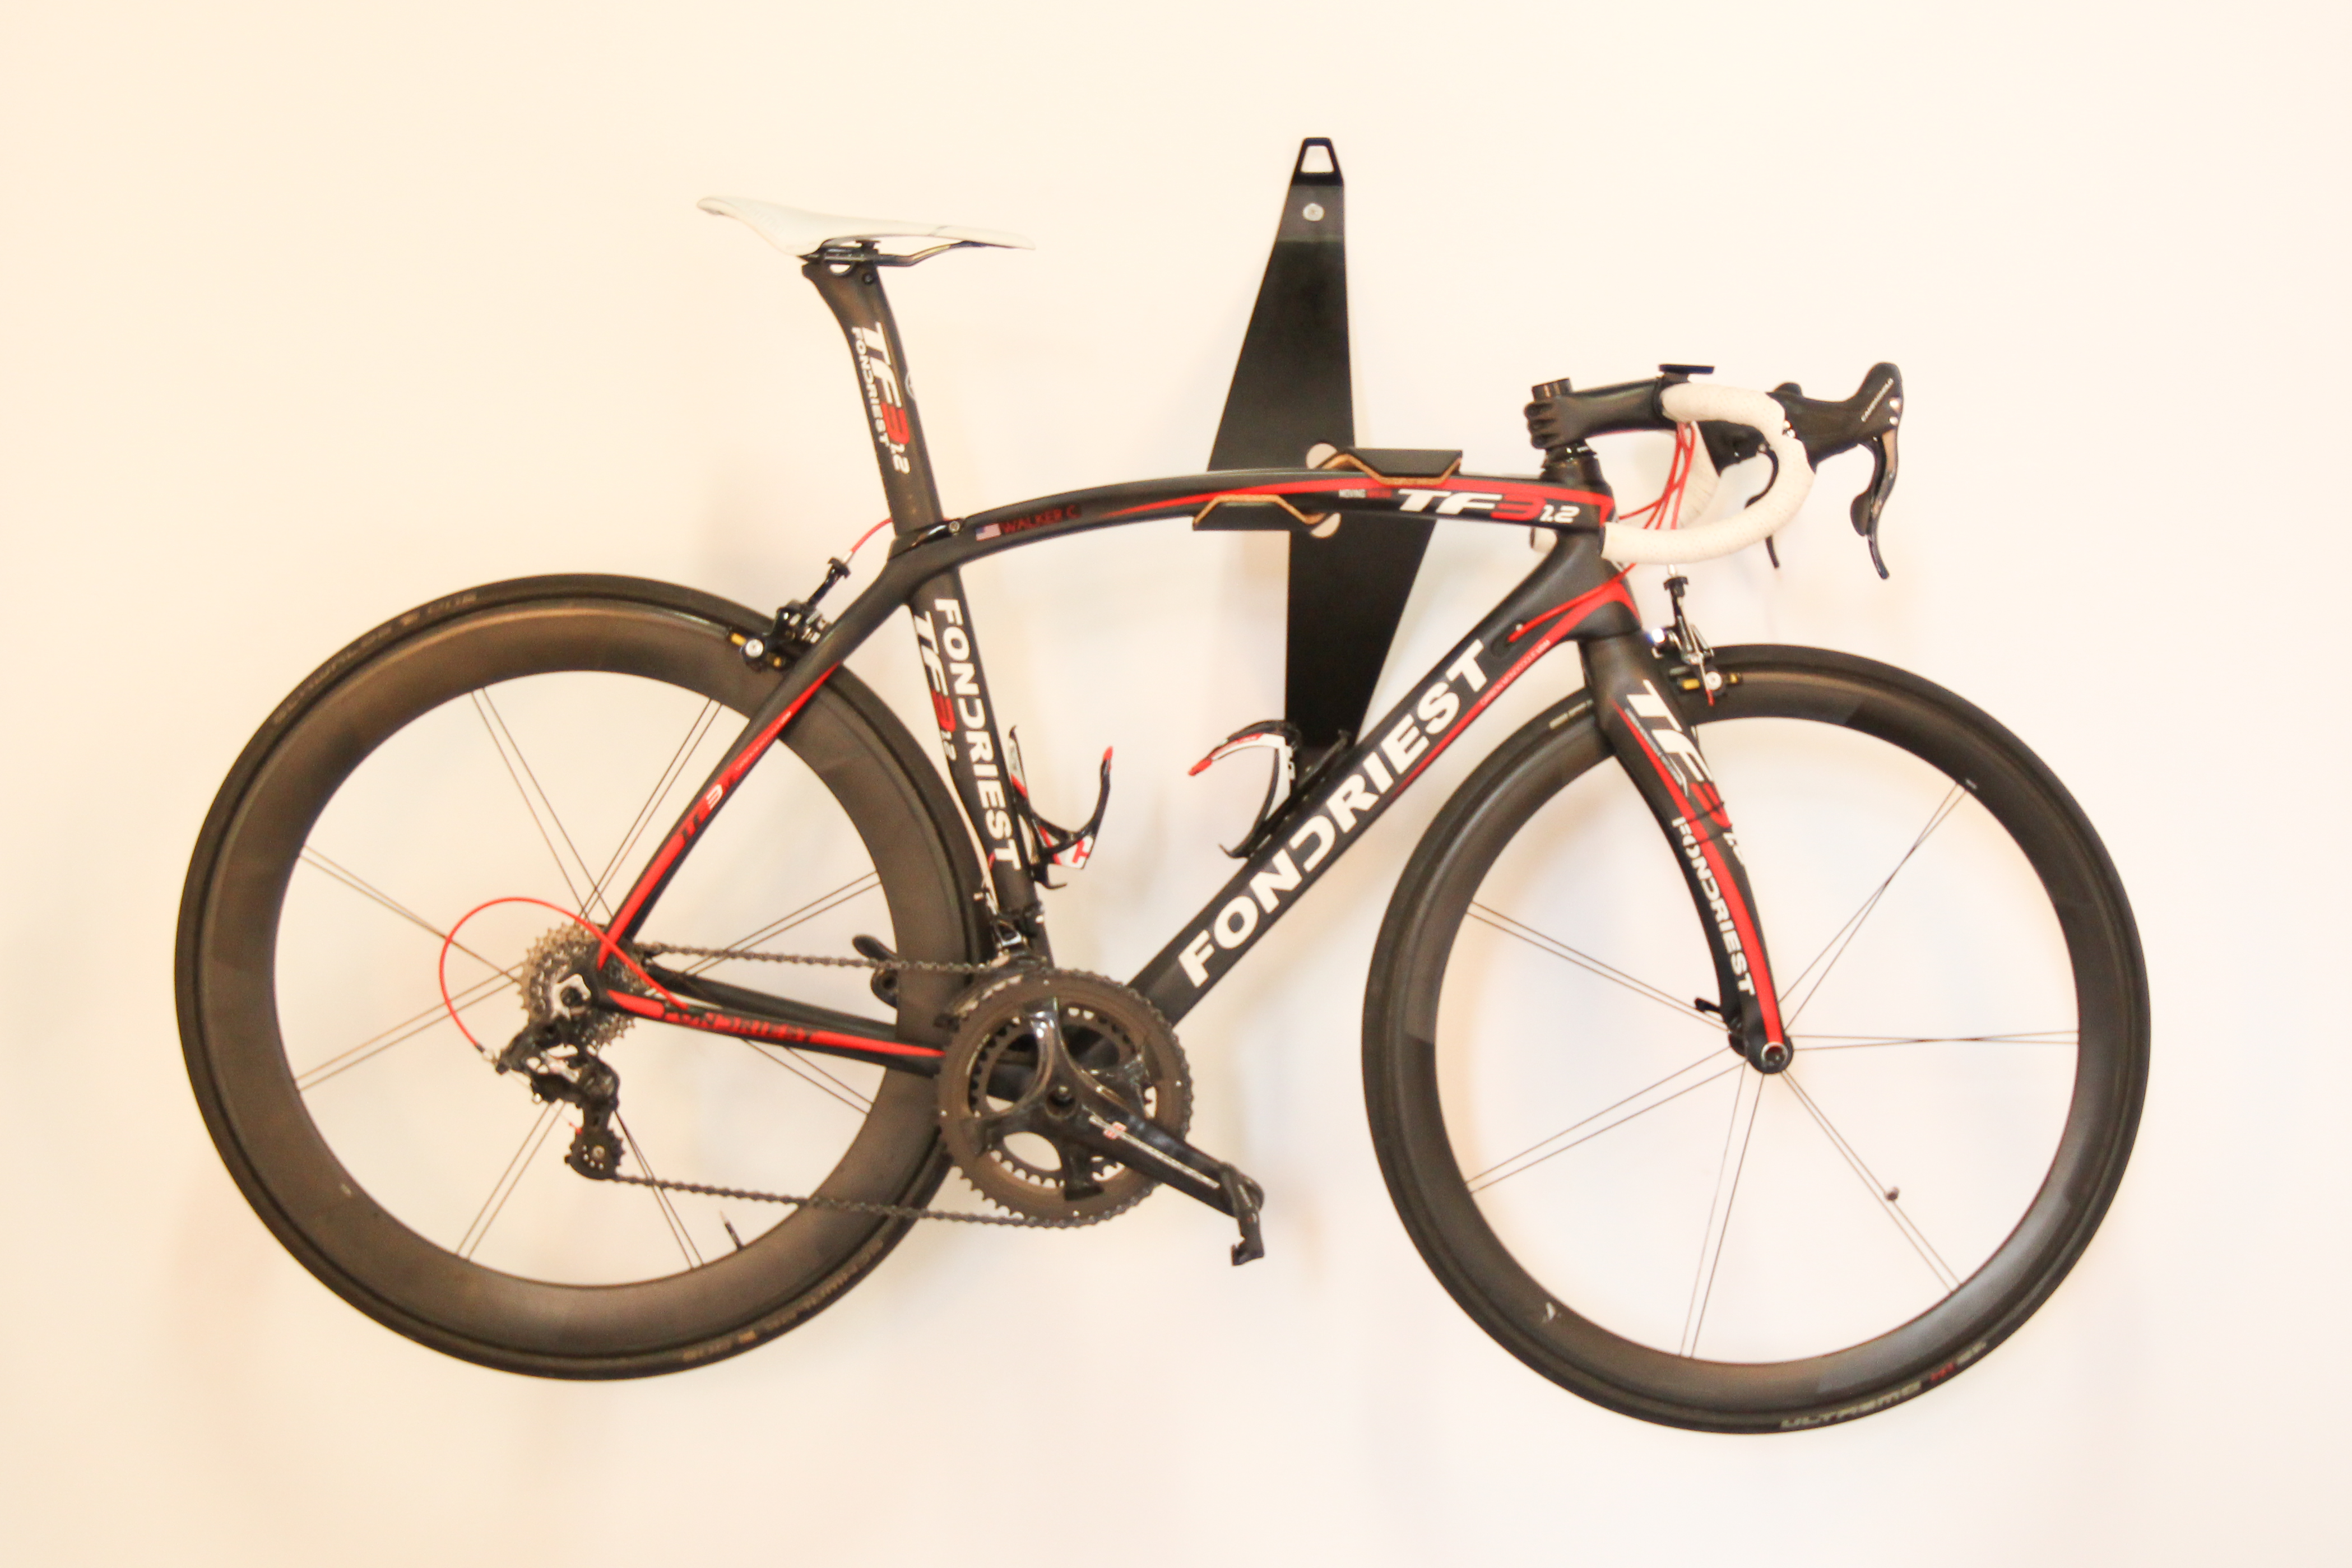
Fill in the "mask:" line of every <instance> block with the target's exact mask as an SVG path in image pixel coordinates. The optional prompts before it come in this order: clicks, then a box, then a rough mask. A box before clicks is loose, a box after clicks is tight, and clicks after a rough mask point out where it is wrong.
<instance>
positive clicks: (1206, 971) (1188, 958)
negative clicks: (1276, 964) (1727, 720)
mask: <svg viewBox="0 0 2352 1568" xmlns="http://www.w3.org/2000/svg"><path fill="white" fill-rule="evenodd" d="M1639 625H1640V622H1639V620H1638V618H1637V617H1636V616H1635V615H1634V611H1633V595H1631V594H1629V593H1627V592H1626V589H1625V583H1624V575H1623V574H1622V573H1621V572H1615V571H1612V569H1611V567H1610V566H1609V565H1608V563H1605V562H1604V561H1602V560H1601V552H1600V540H1599V538H1598V537H1597V535H1595V534H1592V533H1585V532H1572V533H1566V534H1563V535H1562V536H1561V540H1560V542H1559V544H1557V545H1556V546H1554V547H1553V549H1552V551H1551V553H1550V554H1549V555H1547V556H1546V557H1545V558H1544V560H1543V562H1542V563H1541V564H1539V565H1538V566H1537V568H1536V569H1535V571H1533V572H1532V573H1530V574H1528V579H1527V581H1525V582H1524V583H1521V584H1519V585H1518V587H1517V588H1516V589H1514V590H1512V592H1511V595H1510V596H1509V597H1507V598H1506V599H1505V600H1504V601H1503V602H1502V603H1501V604H1500V605H1497V606H1496V608H1495V609H1494V611H1493V612H1491V613H1490V614H1489V615H1488V616H1486V619H1485V620H1483V621H1481V622H1480V623H1479V624H1478V626H1477V627H1476V628H1475V629H1474V630H1473V631H1472V632H1471V633H1470V634H1469V635H1468V636H1467V637H1464V638H1463V639H1462V641H1460V642H1459V643H1456V644H1455V645H1454V647H1453V649H1452V650H1451V651H1450V652H1448V653H1447V654H1446V655H1445V657H1444V658H1442V659H1440V660H1439V661H1438V662H1437V664H1435V665H1434V666H1433V667H1432V668H1430V670H1429V672H1428V673H1427V674H1426V675H1424V676H1423V677H1422V678H1421V679H1419V680H1417V681H1415V682H1413V684H1412V687H1411V688H1409V689H1408V694H1407V695H1406V697H1405V698H1404V700H1402V701H1400V702H1399V703H1398V704H1397V705H1396V706H1395V707H1394V708H1391V710H1389V711H1388V713H1387V714H1386V715H1385V716H1383V717H1382V718H1381V720H1380V721H1379V722H1378V723H1376V724H1374V725H1373V726H1372V727H1371V728H1370V730H1369V731H1367V732H1366V734H1365V737H1364V739H1363V741H1362V742H1360V744H1359V745H1358V746H1357V747H1356V748H1355V750H1354V751H1352V752H1349V754H1348V757H1347V759H1346V761H1345V762H1344V763H1341V764H1340V765H1339V767H1337V768H1335V769H1334V770H1333V771H1332V773H1330V775H1329V778H1328V782H1327V783H1326V784H1324V785H1323V787H1322V789H1321V790H1320V791H1319V792H1318V794H1317V795H1314V796H1313V797H1312V798H1310V799H1308V800H1306V801H1303V802H1301V803H1300V805H1298V806H1297V809H1296V810H1293V811H1290V812H1288V813H1286V814H1285V816H1284V818H1283V821H1282V826H1281V829H1280V831H1279V832H1277V833H1276V836H1275V838H1274V840H1273V841H1272V842H1270V843H1269V844H1267V845H1266V847H1265V848H1263V849H1261V850H1259V851H1258V853H1257V854H1256V855H1255V856H1254V857H1252V858H1250V859H1249V861H1248V862H1246V863H1245V864H1244V866H1243V867H1242V868H1241V869H1240V870H1238V871H1236V872H1235V873H1234V876H1233V878H1232V879H1231V880H1229V881H1228V882H1226V884H1225V885H1224V887H1223V889H1220V890H1219V892H1218V893H1217V896H1216V897H1215V898H1213V899H1212V900H1210V901H1209V902H1208V903H1207V904H1205V905H1203V906H1202V909H1201V911H1200V912H1199V913H1198V914H1196V915H1194V916H1193V917H1192V919H1191V920H1190V921H1186V922H1185V924H1184V926H1183V928H1182V929H1181V931H1180V932H1179V933H1178V935H1177V937H1176V939H1175V940H1174V941H1173V942H1170V943H1169V944H1168V945H1167V946H1166V947H1165V948H1162V949H1161V950H1160V954H1159V956H1158V957H1156V958H1154V959H1153V960H1152V961H1151V962H1150V963H1148V964H1146V965H1144V967H1143V969H1142V970H1141V971H1140V972H1139V973H1137V975H1136V976H1135V978H1134V980H1133V981H1131V982H1130V983H1129V984H1132V985H1133V986H1134V987H1135V989H1137V990H1138V991H1140V992H1142V993H1143V994H1144V995H1146V996H1147V997H1149V998H1150V1000H1151V1004H1152V1005H1153V1006H1155V1007H1157V1008H1159V1009H1160V1013H1161V1015H1162V1016H1165V1017H1166V1018H1167V1019H1168V1020H1169V1022H1171V1023H1174V1022H1175V1021H1176V1020H1178V1019H1180V1018H1181V1017H1183V1016H1184V1015H1185V1014H1187V1013H1189V1012H1191V1011H1192V1008H1193V1006H1194V1005H1196V1004H1197V1003H1199V1001H1200V1000H1201V998H1202V996H1204V995H1206V994H1208V992H1209V989H1210V987H1212V986H1213V985H1214V984H1216V983H1217V982H1218V981H1219V980H1221V979H1223V977H1224V975H1225V974H1226V973H1227V972H1228V971H1230V970H1231V969H1232V968H1233V966H1234V964H1235V963H1239V962H1240V961H1241V957H1242V955H1243V954H1244V953H1245V952H1248V951H1249V949H1250V947H1251V945H1252V944H1253V943H1255V942H1256V941H1257V940H1258V939H1259V938H1260V937H1261V936H1263V935H1264V934H1265V932H1266V931H1268V930H1269V929H1270V928H1271V927H1272V926H1273V925H1274V923H1275V922H1276V921H1278V920H1280V919H1281V918H1282V917H1283V916H1284V915H1285V914H1286V913H1287V912H1289V910H1290V909H1291V907H1292V906H1293V905H1294V904H1296V903H1297V901H1298V900H1299V899H1300V898H1301V897H1302V896H1304V895H1305V893H1306V891H1307V889H1308V888H1310V887H1312V886H1313V885H1314V884H1315V882H1316V880H1317V879H1318V878H1320V877H1321V876H1322V875H1323V873H1324V872H1325V871H1326V870H1328V868H1330V866H1331V864H1332V862H1333V861H1335V860H1337V859H1338V858H1339V857H1340V856H1341V855H1342V854H1344V853H1345V852H1346V851H1347V850H1348V849H1349V847H1352V846H1353V845H1354V844H1355V842H1356V841H1357V839H1359V838H1360V837H1362V835H1363V831H1364V829H1365V828H1366V827H1367V826H1370V824H1371V822H1372V821H1373V820H1374V819H1375V818H1377V817H1378V816H1380V815H1381V813H1382V812H1384V811H1386V810H1387V809H1388V808H1389V805H1390V804H1391V802H1392V801H1394V800H1395V799H1396V797H1397V796H1399V795H1402V794H1403V793H1404V792H1405V790H1406V789H1407V788H1408V787H1409V786H1410V785H1411V784H1412V782H1413V781H1414V780H1415V779H1417V778H1419V777H1420V776H1421V774H1422V773H1423V771H1424V770H1425V769H1427V768H1428V766H1429V764H1430V763H1433V762H1434V761H1435V760H1436V759H1437V758H1438V756H1439V755H1441V754H1442V753H1443V752H1444V751H1445V749H1446V748H1447V747H1448V746H1450V745H1452V744H1453V743H1454V741H1455V739H1456V738H1457V737H1459V736H1460V735H1461V733H1462V732H1463V731H1465V730H1466V729H1468V728H1469V727H1470V724H1471V722H1472V721H1474V720H1475V719H1476V718H1477V717H1478V715H1479V714H1480V713H1481V712H1483V711H1484V710H1486V707H1487V705H1488V704H1489V703H1491V702H1493V701H1494V700H1495V699H1496V698H1497V697H1499V696H1501V695H1502V694H1503V693H1504V692H1505V691H1506V690H1507V689H1509V688H1510V686H1511V684H1512V683H1513V682H1514V681H1516V680H1517V679H1518V678H1519V677H1520V676H1521V675H1523V674H1525V673H1526V672H1527V671H1528V668H1531V667H1532V666H1533V665H1534V664H1535V662H1536V661H1537V660H1538V659H1539V658H1542V657H1543V656H1544V655H1545V654H1546V653H1548V652H1549V651H1550V650H1551V649H1552V648H1553V647H1557V646H1558V645H1559V643H1560V642H1562V641H1563V640H1565V639H1567V638H1569V637H1606V636H1612V635H1616V634H1620V633H1625V632H1632V631H1634V630H1637V629H1638V627H1639Z"/></svg>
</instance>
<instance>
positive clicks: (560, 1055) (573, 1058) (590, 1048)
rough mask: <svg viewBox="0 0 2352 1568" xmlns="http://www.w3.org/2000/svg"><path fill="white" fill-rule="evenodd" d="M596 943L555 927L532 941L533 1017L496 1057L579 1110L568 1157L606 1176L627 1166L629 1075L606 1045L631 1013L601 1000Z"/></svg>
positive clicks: (527, 981) (529, 1001) (502, 1067)
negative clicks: (624, 1097)
mask: <svg viewBox="0 0 2352 1568" xmlns="http://www.w3.org/2000/svg"><path fill="white" fill-rule="evenodd" d="M596 950H597V939H596V938H595V937H594V936H593V935H590V934H587V933H584V932H579V931H553V932H550V933H549V934H548V935H547V936H545V937H542V938H541V940H540V941H539V942H538V943H537V944H536V945H535V946H533V947H532V949H531V951H530V956H529V957H528V958H526V959H525V960H524V963H523V977H522V980H523V997H524V1005H525V1007H526V1009H527V1010H528V1012H529V1013H530V1022H529V1023H528V1024H526V1025H524V1026H523V1028H522V1030H521V1032H520V1034H518V1035H516V1036H515V1037H514V1038H513V1039H511V1040H509V1041H508V1042H507V1046H506V1048H505V1049H504V1050H502V1051H500V1052H499V1054H498V1056H497V1057H496V1058H494V1060H493V1062H492V1065H493V1066H495V1067H496V1068H498V1069H499V1071H500V1072H501V1073H520V1074H522V1075H523V1076H524V1078H525V1079H527V1080H528V1081H529V1082H530V1092H531V1095H532V1098H534V1099H536V1100H541V1101H542V1102H545V1103H548V1104H553V1103H554V1102H556V1101H558V1100H561V1101H562V1102H563V1103H565V1104H567V1105H571V1106H572V1107H574V1108H576V1109H577V1110H579V1112H580V1130H579V1131H577V1132H576V1133H574V1134H573V1135H572V1147H571V1148H570V1149H569V1150H568V1151H566V1152H565V1153H564V1156H563V1163H565V1164H567V1165H569V1166H571V1167H572V1169H573V1170H575V1171H577V1172H579V1173H581V1174H582V1175H583V1176H587V1177H590V1178H592V1179H594V1180H597V1181H603V1180H604V1179H606V1178H608V1177H610V1176H612V1175H614V1173H616V1172H618V1171H619V1170H620V1168H621V1132H620V1128H619V1126H618V1125H617V1123H618V1119H619V1116H620V1109H621V1075H620V1074H619V1073H617V1072H615V1071H614V1069H613V1066H612V1064H611V1063H610V1062H607V1061H605V1060H604V1058H603V1057H602V1056H600V1055H599V1054H598V1053H599V1052H600V1051H601V1050H602V1049H603V1048H604V1046H605V1045H606V1044H608V1043H609V1042H610V1041H612V1040H613V1039H614V1038H615V1037H618V1036H619V1034H620V1033H621V1031H622V1030H624V1029H625V1028H627V1027H628V1026H629V1021H630V1020H629V1016H628V1015H627V1014H625V1013H615V1012H611V1011H607V1010H603V1009H599V1008H597V1007H596V1006H595V1005H594V996H595V984H594V981H593V978H592V977H593V971H594V965H595V954H596Z"/></svg>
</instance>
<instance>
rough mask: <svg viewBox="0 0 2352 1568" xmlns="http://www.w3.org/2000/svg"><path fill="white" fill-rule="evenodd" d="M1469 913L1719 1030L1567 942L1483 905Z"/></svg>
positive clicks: (1682, 1003) (1474, 906)
mask: <svg viewBox="0 0 2352 1568" xmlns="http://www.w3.org/2000/svg"><path fill="white" fill-rule="evenodd" d="M1469 913H1470V918H1471V919H1473V920H1475V921H1479V922H1480V923H1481V924H1484V925H1486V926H1490V927H1492V928H1493V929H1494V930H1496V931H1501V932H1502V933H1503V934H1504V935H1505V936H1509V937H1517V939H1518V940H1519V941H1521V942H1526V943H1527V944H1528V946H1529V947H1532V948H1534V949H1536V950H1537V951H1538V952H1548V953H1549V954H1551V955H1552V956H1553V957H1554V958H1558V959H1563V960H1565V961H1566V962H1568V963H1572V964H1574V965H1576V967H1578V968H1579V969H1581V970H1584V971H1586V972H1587V973H1592V974H1597V975H1599V976H1600V977H1601V979H1603V980H1606V981H1609V982H1611V983H1612V984H1618V985H1622V986H1623V987H1624V988H1625V989H1626V990H1628V991H1631V992H1633V994H1635V995H1637V996H1646V997H1648V998H1649V999H1650V1000H1651V1001H1653V1002H1655V1003H1657V1004H1658V1005H1661V1006H1663V1007H1668V1008H1671V1009H1673V1010H1674V1011H1675V1012H1676V1013H1679V1014H1681V1015H1682V1016H1684V1017H1685V1018H1690V1019H1694V1020H1696V1021H1697V1022H1698V1023H1701V1024H1706V1025H1707V1026H1709V1027H1711V1028H1716V1029H1720V1028H1722V1027H1723V1025H1722V1023H1721V1021H1720V1020H1717V1019H1712V1018H1709V1017H1708V1016H1706V1014H1705V1013H1702V1012H1700V1011H1699V1010H1698V1009H1697V1008H1696V1007H1694V1006H1692V1005H1690V1004H1689V1003H1687V1002H1685V1001H1684V1000H1683V999H1682V998H1681V997H1679V996H1676V995H1675V994H1673V993H1672V992H1670V991H1663V990H1660V989H1659V988H1658V987H1657V986H1655V985H1653V984H1650V983H1649V982H1648V981H1646V980H1637V979H1635V978H1634V977H1633V976H1632V975H1630V974H1628V973H1625V972H1624V971H1623V970H1622V969H1619V968H1618V967H1616V966H1615V965H1614V964H1611V963H1602V962H1601V960H1600V959H1597V958H1595V957H1593V956H1592V955H1591V953H1589V952H1583V951H1582V950H1580V949H1579V948H1573V947H1570V945H1569V944H1568V943H1566V942H1561V941H1559V939H1558V938H1557V937H1549V936H1546V935H1545V934H1544V933H1543V932H1541V931H1538V930H1536V929H1535V928H1534V927H1533V926H1531V925H1528V924H1526V923H1524V922H1522V921H1516V920H1513V919H1512V918H1511V917H1510V916H1508V915H1507V914H1504V913H1503V912H1502V911H1501V910H1496V909H1493V908H1491V907H1489V906H1487V905H1486V904H1478V903H1474V904H1472V905H1471V906H1470V910H1469Z"/></svg>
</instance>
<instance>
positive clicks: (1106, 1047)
mask: <svg viewBox="0 0 2352 1568" xmlns="http://www.w3.org/2000/svg"><path fill="white" fill-rule="evenodd" d="M962 1011H963V1020H962V1024H961V1026H960V1027H959V1028H958V1030H957V1031H956V1037H955V1039H954V1041H953V1043H952V1044H950V1046H949V1047H948V1051H947V1055H946V1056H945V1057H944V1058H942V1059H941V1061H940V1075H939V1093H940V1133H941V1136H942V1137H943V1138H944V1139H945V1140H946V1142H947V1145H948V1152H950V1154H951V1155H953V1156H954V1158H955V1161H956V1163H957V1165H958V1166H959V1167H960V1168H961V1170H962V1172H963V1173H964V1176H965V1178H966V1179H967V1180H968V1181H970V1182H971V1184H972V1185H973V1186H974V1187H977V1188H978V1189H979V1190H980V1192H981V1194H982V1195H983V1196H985V1197H987V1198H988V1199H989V1200H990V1201H991V1202H992V1203H995V1204H997V1205H1000V1206H1001V1207H1003V1208H1006V1209H1009V1210H1011V1211H1013V1213H1015V1214H1020V1215H1028V1216H1031V1217H1033V1218H1035V1219H1040V1220H1046V1221H1049V1222H1054V1223H1057V1224H1062V1225H1071V1224H1087V1223H1091V1222H1093V1221H1096V1220H1102V1219H1108V1218H1109V1217H1110V1216H1111V1215H1115V1214H1119V1213H1122V1212H1124V1211H1125V1210H1127V1209H1129V1208H1131V1207H1132V1206H1134V1205H1136V1204H1138V1203H1139V1202H1141V1201H1142V1199H1143V1197H1144V1195H1145V1194H1148V1193H1149V1192H1150V1190H1151V1188H1152V1186H1153V1184H1156V1183H1158V1184H1167V1185H1168V1186H1171V1187H1173V1188H1175V1189H1176V1190H1177V1191H1178V1192H1181V1193H1182V1194H1185V1195H1186V1196H1187V1197H1191V1198H1194V1199H1197V1200H1198V1201H1200V1202H1202V1203H1204V1204H1206V1205H1209V1206H1210V1207H1211V1208H1213V1209H1215V1210H1217V1211H1218V1212H1220V1213H1222V1214H1226V1215H1232V1216H1233V1218H1234V1222H1235V1223H1236V1224H1237V1225H1238V1226H1240V1227H1241V1239H1240V1241H1238V1242H1236V1243H1235V1244H1234V1249H1233V1258H1234V1262H1235V1263H1236V1264H1241V1263H1246V1262H1249V1261H1250V1260H1251V1259H1252V1258H1263V1257H1264V1256H1265V1241H1264V1238H1263V1237H1262V1236H1261V1235H1260V1232H1259V1227H1258V1210H1259V1206H1260V1205H1261V1204H1262V1203H1263V1202H1264V1196H1265V1194H1264V1192H1263V1190H1262V1189H1261V1188H1260V1187H1259V1186H1258V1184H1256V1183H1255V1182H1254V1181H1252V1180H1251V1179H1250V1178H1249V1177H1247V1176H1245V1175H1244V1174H1243V1173H1241V1172H1240V1171H1238V1170H1236V1169H1234V1167H1233V1166H1231V1165H1229V1164H1227V1163H1224V1162H1223V1161H1222V1160H1218V1159H1216V1158H1214V1157H1213V1156H1211V1155H1209V1154H1207V1153H1204V1152H1202V1151H1201V1150H1199V1149H1197V1148H1195V1147H1193V1146H1192V1144H1191V1143H1189V1142H1186V1141H1185V1139H1184V1136H1183V1134H1184V1131H1185V1129H1186V1128H1187V1127H1188V1126H1189V1125H1190V1124H1191V1121H1192V1078H1191V1075H1190V1074H1189V1072H1188V1071H1187V1070H1186V1068H1185V1065H1184V1056H1183V1052H1182V1050H1181V1048H1180V1047H1178V1045H1177V1043H1176V1035H1175V1031H1173V1030H1172V1029H1171V1028H1170V1027H1169V1026H1168V1024H1167V1021H1166V1020H1165V1019H1163V1018H1161V1017H1160V1014H1159V1012H1158V1010H1157V1009H1155V1008H1154V1007H1153V1006H1152V1005H1150V1003H1149V1002H1147V1001H1145V1000H1144V999H1143V997H1141V996H1140V995H1139V994H1136V993H1135V992H1133V991H1130V990H1129V989H1128V988H1127V987H1126V986H1124V985H1119V984H1114V983H1113V982H1111V981H1108V980H1105V979H1103V978H1101V977H1100V976H1098V975H1092V974H1079V973H1071V972H1069V971H1066V970H1065V971H1059V972H1055V973H1042V972H1034V971H1033V972H1028V973H1021V974H1016V975H1013V976H1011V977H1009V978H1007V979H1004V980H1002V981H999V982H998V983H996V984H993V985H991V986H988V987H987V988H985V989H984V990H982V992H981V993H980V994H978V995H977V996H975V997H973V998H971V1000H970V1001H969V1002H968V1003H967V1004H966V1005H965V1008H964V1009H963V1010H962Z"/></svg>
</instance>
